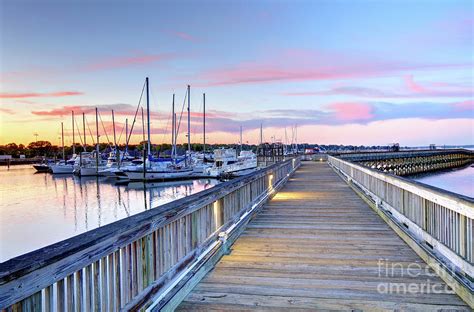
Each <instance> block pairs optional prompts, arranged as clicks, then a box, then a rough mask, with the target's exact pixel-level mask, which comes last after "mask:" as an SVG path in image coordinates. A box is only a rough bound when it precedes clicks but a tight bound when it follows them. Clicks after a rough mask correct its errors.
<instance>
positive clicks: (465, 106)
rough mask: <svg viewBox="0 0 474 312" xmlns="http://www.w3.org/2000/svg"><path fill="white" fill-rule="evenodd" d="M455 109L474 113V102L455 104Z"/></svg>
mask: <svg viewBox="0 0 474 312" xmlns="http://www.w3.org/2000/svg"><path fill="white" fill-rule="evenodd" d="M453 107H454V109H455V110H458V111H474V100H467V101H463V102H459V103H454V104H453Z"/></svg>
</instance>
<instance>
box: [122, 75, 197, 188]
mask: <svg viewBox="0 0 474 312" xmlns="http://www.w3.org/2000/svg"><path fill="white" fill-rule="evenodd" d="M145 83H146V103H147V132H148V133H147V140H148V142H147V147H148V159H147V162H146V163H145V165H144V166H143V167H141V168H138V167H137V168H136V169H135V170H127V171H124V173H125V174H126V175H127V177H128V179H130V180H131V181H169V180H181V179H189V178H192V173H193V169H192V166H191V163H190V161H189V156H190V155H191V141H190V129H191V128H190V94H191V93H190V92H191V91H190V86H189V85H188V89H187V97H188V151H187V155H186V156H185V157H184V159H178V158H177V157H176V137H177V131H176V117H175V114H174V99H175V96H174V94H173V114H172V115H173V116H172V118H173V122H172V123H173V127H172V128H173V129H172V141H173V151H175V152H174V155H172V157H171V161H168V160H165V161H163V160H162V159H159V158H158V159H156V158H153V156H152V155H151V148H150V147H151V139H150V101H149V80H148V77H147V78H146V82H145ZM183 160H184V162H185V163H184V165H183V164H182V163H183Z"/></svg>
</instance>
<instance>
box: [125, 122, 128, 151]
mask: <svg viewBox="0 0 474 312" xmlns="http://www.w3.org/2000/svg"><path fill="white" fill-rule="evenodd" d="M125 138H126V140H125V152H128V118H125Z"/></svg>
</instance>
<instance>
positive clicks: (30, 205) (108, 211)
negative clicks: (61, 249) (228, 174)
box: [0, 165, 219, 263]
mask: <svg viewBox="0 0 474 312" xmlns="http://www.w3.org/2000/svg"><path fill="white" fill-rule="evenodd" d="M218 183H219V181H218V180H215V179H200V180H188V181H176V182H167V183H162V182H157V183H143V182H134V183H129V184H126V185H115V184H114V181H113V180H108V179H106V178H105V177H99V178H97V177H82V178H81V177H76V176H73V175H72V174H69V175H64V174H61V175H53V174H49V173H35V169H33V167H32V166H31V165H20V166H11V167H10V169H7V168H6V167H0V198H1V199H2V200H1V203H0V215H1V218H0V219H1V226H0V232H1V235H0V236H1V241H0V263H1V262H4V261H6V260H8V259H10V258H13V257H16V256H19V255H22V254H24V253H27V252H30V251H33V250H36V249H38V248H41V247H44V246H47V245H50V244H52V243H55V242H58V241H61V240H63V239H65V238H68V237H72V236H75V235H78V234H81V233H84V232H86V231H89V230H92V229H95V228H98V227H100V226H104V225H106V224H109V223H112V222H115V221H117V220H120V219H123V218H127V217H130V216H132V215H135V214H137V213H140V212H143V211H146V210H149V209H151V208H156V209H159V207H160V206H161V205H163V204H165V203H168V202H171V201H173V200H176V199H179V198H182V197H185V196H188V195H190V194H194V193H196V192H199V191H202V190H205V189H208V188H211V187H213V186H214V185H217V184H218ZM53 229H54V230H53Z"/></svg>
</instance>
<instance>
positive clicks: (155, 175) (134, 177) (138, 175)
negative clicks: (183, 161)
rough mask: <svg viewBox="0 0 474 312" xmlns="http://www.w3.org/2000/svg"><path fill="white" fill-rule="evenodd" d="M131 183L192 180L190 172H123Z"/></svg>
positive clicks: (191, 172)
mask: <svg viewBox="0 0 474 312" xmlns="http://www.w3.org/2000/svg"><path fill="white" fill-rule="evenodd" d="M125 174H126V175H127V177H128V178H129V179H130V180H131V181H170V180H180V179H190V178H193V171H192V170H183V171H147V172H145V173H143V171H128V172H125Z"/></svg>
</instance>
